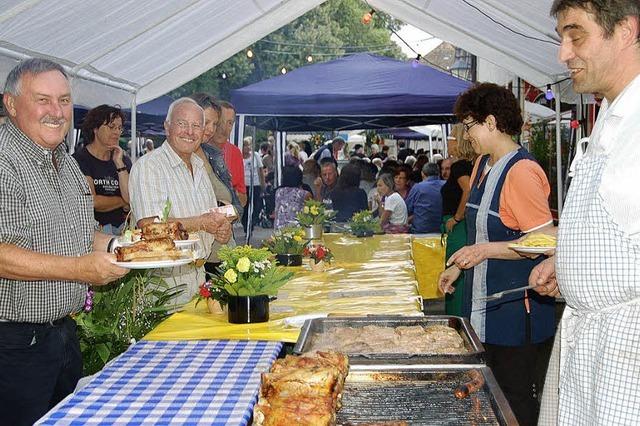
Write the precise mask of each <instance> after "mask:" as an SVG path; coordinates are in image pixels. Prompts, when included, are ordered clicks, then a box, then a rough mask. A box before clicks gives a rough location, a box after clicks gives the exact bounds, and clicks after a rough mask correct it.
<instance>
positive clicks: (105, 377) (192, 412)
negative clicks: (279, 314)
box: [36, 340, 282, 426]
mask: <svg viewBox="0 0 640 426" xmlns="http://www.w3.org/2000/svg"><path fill="white" fill-rule="evenodd" d="M281 348H282V343H280V342H263V341H236V340H197V341H171V342H167V341H140V342H138V343H136V344H135V345H133V346H132V347H131V348H129V350H127V351H126V352H125V353H124V354H122V356H120V357H119V358H117V359H116V360H114V362H113V363H111V364H110V365H108V366H107V367H106V368H105V369H104V370H102V371H101V372H100V373H99V374H98V375H97V376H96V377H95V378H94V379H92V380H91V382H90V383H89V384H88V385H87V386H86V387H84V388H83V389H81V390H79V391H77V392H76V393H74V394H72V395H70V396H69V397H67V398H66V399H65V400H64V401H62V402H61V403H60V404H58V405H57V406H56V407H54V408H53V409H52V410H51V411H49V412H48V413H47V414H46V415H45V416H44V417H43V418H42V419H40V420H39V421H38V423H36V424H39V425H86V424H89V425H107V424H108V425H123V424H127V425H142V424H145V425H151V424H153V425H163V424H167V425H168V424H172V425H174V424H182V425H234V426H235V425H246V424H247V423H248V422H249V419H250V418H251V410H252V408H253V405H254V404H255V401H256V396H257V392H258V389H259V387H260V373H261V372H264V371H267V370H268V369H269V367H270V366H271V364H272V363H273V361H274V359H275V358H276V356H277V355H278V353H279V352H280V349H281Z"/></svg>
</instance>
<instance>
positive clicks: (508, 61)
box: [0, 0, 565, 156]
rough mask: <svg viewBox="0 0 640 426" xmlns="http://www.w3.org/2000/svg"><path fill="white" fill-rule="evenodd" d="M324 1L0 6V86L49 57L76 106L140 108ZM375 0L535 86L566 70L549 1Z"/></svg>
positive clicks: (21, 0)
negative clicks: (69, 82) (63, 74)
mask: <svg viewBox="0 0 640 426" xmlns="http://www.w3.org/2000/svg"><path fill="white" fill-rule="evenodd" d="M323 2H324V0H156V1H153V0H118V1H114V0H75V1H74V0H58V1H56V2H53V1H46V0H0V81H4V80H5V78H6V75H7V74H8V72H9V70H10V69H11V68H13V66H14V65H15V64H16V63H17V62H18V61H20V60H21V59H24V58H27V57H32V56H40V57H48V58H51V59H54V60H56V61H58V62H60V63H61V64H63V65H64V66H65V67H67V69H68V70H69V72H70V74H71V76H72V78H73V88H74V101H75V102H76V103H78V104H82V105H85V106H88V107H93V106H96V105H98V104H101V103H110V104H116V103H117V104H120V105H128V104H131V106H132V110H133V111H132V112H135V105H136V104H139V103H143V102H146V101H149V100H152V99H155V98H157V97H158V96H160V95H163V94H165V93H167V92H168V91H170V90H172V89H175V88H176V87H179V86H180V85H182V84H184V83H186V82H187V81H190V80H192V79H193V78H195V77H197V76H198V75H200V74H202V73H203V72H205V71H206V70H208V69H210V68H212V67H213V66H215V65H217V64H219V63H220V62H222V61H224V60H225V59H227V58H229V57H230V56H232V55H233V54H234V53H236V52H238V51H240V50H242V49H244V48H246V47H247V46H249V45H251V44H252V43H254V42H255V41H257V40H259V39H261V38H262V37H264V36H266V35H267V34H269V33H271V32H272V31H274V30H276V29H278V28H280V27H282V26H283V25H285V24H287V23H289V22H291V21H292V20H294V19H295V18H297V17H299V16H300V15H302V14H304V13H305V12H307V11H309V10H311V9H312V8H314V7H316V6H318V5H320V4H322V3H323ZM368 2H369V4H370V5H371V6H372V7H374V8H375V9H378V10H381V11H383V12H386V13H388V14H389V15H391V16H394V17H395V18H398V19H400V20H402V21H404V22H407V23H409V24H411V25H413V26H415V27H417V28H420V29H422V30H424V31H428V32H429V33H431V34H433V35H434V36H436V37H438V38H440V39H442V40H445V41H448V42H451V43H453V44H454V45H457V46H460V47H461V48H463V49H465V50H467V51H468V52H470V53H472V54H474V55H476V56H479V57H482V58H484V59H486V60H488V61H489V62H492V63H494V64H496V65H499V66H501V67H502V68H505V69H508V70H510V71H512V72H514V73H515V74H516V75H518V76H520V77H522V78H524V79H525V80H527V81H529V82H531V83H532V84H534V85H536V86H543V85H546V84H548V83H552V82H554V81H557V80H559V79H560V78H561V76H562V75H563V73H564V72H565V69H564V67H563V66H562V65H561V64H559V63H558V62H557V60H556V52H557V45H558V37H557V35H556V34H555V30H554V27H555V23H554V21H553V19H552V18H550V17H549V16H548V11H549V9H550V6H551V2H552V0H529V1H522V0H368ZM558 92H559V91H557V92H556V93H558ZM132 116H133V117H135V114H132ZM132 127H134V129H135V122H133V123H132ZM557 137H558V138H559V133H558V135H557ZM133 154H134V156H135V153H133Z"/></svg>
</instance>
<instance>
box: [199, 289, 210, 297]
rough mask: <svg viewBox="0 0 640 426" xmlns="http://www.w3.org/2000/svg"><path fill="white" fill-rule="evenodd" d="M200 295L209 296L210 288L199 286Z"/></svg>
mask: <svg viewBox="0 0 640 426" xmlns="http://www.w3.org/2000/svg"><path fill="white" fill-rule="evenodd" d="M200 296H202V297H205V298H208V297H211V290H209V289H208V288H205V287H200Z"/></svg>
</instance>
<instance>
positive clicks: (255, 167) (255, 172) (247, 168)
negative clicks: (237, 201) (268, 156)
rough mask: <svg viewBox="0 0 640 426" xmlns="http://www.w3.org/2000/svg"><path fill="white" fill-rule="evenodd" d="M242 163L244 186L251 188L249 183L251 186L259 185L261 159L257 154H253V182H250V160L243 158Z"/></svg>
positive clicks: (261, 166)
mask: <svg viewBox="0 0 640 426" xmlns="http://www.w3.org/2000/svg"><path fill="white" fill-rule="evenodd" d="M242 161H243V163H244V183H245V185H246V186H252V185H251V182H253V186H258V185H260V175H259V174H258V173H262V168H263V167H264V166H263V165H262V159H261V158H260V156H259V155H258V154H257V153H255V152H254V153H253V180H251V158H243V159H242Z"/></svg>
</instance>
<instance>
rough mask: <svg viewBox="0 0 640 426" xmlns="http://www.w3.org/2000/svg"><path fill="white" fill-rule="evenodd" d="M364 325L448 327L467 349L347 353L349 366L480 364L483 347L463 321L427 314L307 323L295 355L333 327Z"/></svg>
mask: <svg viewBox="0 0 640 426" xmlns="http://www.w3.org/2000/svg"><path fill="white" fill-rule="evenodd" d="M367 325H375V326H379V327H391V328H393V327H398V326H416V325H420V326H423V327H427V326H430V325H447V326H449V327H451V328H453V329H454V330H456V331H457V332H458V334H460V336H461V337H462V340H463V341H464V345H465V348H466V350H467V351H466V353H463V354H410V353H347V355H349V363H350V364H351V365H356V364H369V365H372V364H381V363H384V364H387V363H389V364H407V365H408V364H483V363H484V361H483V358H482V354H483V353H484V347H483V346H482V343H481V342H480V339H478V336H477V335H476V333H475V331H473V328H472V327H471V325H470V324H469V321H468V320H467V319H466V318H461V317H454V316H447V315H430V316H422V317H402V316H386V315H385V316H382V315H380V316H376V315H371V316H367V317H327V318H315V319H311V320H307V321H305V323H304V326H303V327H302V330H301V332H300V336H299V337H298V341H297V342H296V345H295V347H294V348H293V351H294V353H296V354H301V353H305V352H310V351H314V350H315V348H314V342H315V341H316V339H317V338H318V337H321V336H322V334H323V333H325V332H326V331H327V330H329V329H331V328H334V327H352V328H362V327H365V326H367Z"/></svg>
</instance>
